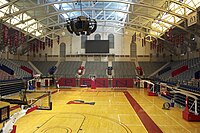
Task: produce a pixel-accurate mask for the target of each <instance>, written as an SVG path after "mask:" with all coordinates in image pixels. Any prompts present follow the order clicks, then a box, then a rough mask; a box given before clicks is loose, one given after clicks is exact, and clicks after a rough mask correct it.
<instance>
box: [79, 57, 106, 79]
mask: <svg viewBox="0 0 200 133" xmlns="http://www.w3.org/2000/svg"><path fill="white" fill-rule="evenodd" d="M107 68H108V62H95V61H93V62H89V61H88V62H86V65H85V74H84V75H83V77H85V78H89V75H90V74H93V75H96V76H97V78H107V75H106V69H107Z"/></svg>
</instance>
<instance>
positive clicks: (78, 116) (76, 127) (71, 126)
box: [16, 88, 200, 133]
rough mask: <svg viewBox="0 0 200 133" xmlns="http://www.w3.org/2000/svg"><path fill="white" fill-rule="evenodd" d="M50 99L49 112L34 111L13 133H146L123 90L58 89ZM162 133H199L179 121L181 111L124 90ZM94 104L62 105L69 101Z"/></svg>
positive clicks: (199, 124)
mask: <svg viewBox="0 0 200 133" xmlns="http://www.w3.org/2000/svg"><path fill="white" fill-rule="evenodd" d="M60 90H61V91H59V92H57V93H55V94H53V95H52V102H53V110H51V111H41V110H35V111H33V112H31V113H30V114H28V115H26V116H24V117H22V118H20V119H19V120H18V121H17V123H16V125H17V133H66V132H67V133H78V132H79V133H146V132H147V129H146V128H145V126H144V125H143V123H142V122H141V120H140V118H139V117H138V115H137V114H136V112H135V110H134V109H133V108H132V106H131V105H130V103H129V101H128V100H127V98H126V96H125V95H124V93H123V91H124V90H112V89H96V90H91V89H89V88H79V89H64V90H62V89H60ZM125 91H128V92H129V93H130V94H131V96H132V97H133V98H134V99H135V100H136V101H137V102H138V104H139V105H140V106H141V107H142V108H143V110H144V111H145V112H146V113H147V114H148V115H149V117H150V118H151V119H152V120H153V121H154V122H155V124H156V125H157V126H158V127H159V128H160V129H161V130H162V132H164V133H200V122H187V121H185V120H183V119H182V110H181V109H180V108H178V107H175V108H173V109H171V110H163V109H162V104H163V103H164V102H165V100H163V99H162V98H159V97H150V96H147V93H146V90H144V89H127V90H125ZM78 99H79V100H84V101H86V102H95V105H89V104H66V103H67V102H69V101H72V100H78Z"/></svg>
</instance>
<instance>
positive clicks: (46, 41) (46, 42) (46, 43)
mask: <svg viewBox="0 0 200 133" xmlns="http://www.w3.org/2000/svg"><path fill="white" fill-rule="evenodd" d="M45 45H46V46H47V45H48V38H47V37H45Z"/></svg>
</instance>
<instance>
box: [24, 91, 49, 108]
mask: <svg viewBox="0 0 200 133" xmlns="http://www.w3.org/2000/svg"><path fill="white" fill-rule="evenodd" d="M22 95H23V96H22V97H23V98H25V99H26V100H27V105H28V106H33V105H35V106H37V109H39V110H52V100H51V91H46V90H22ZM22 100H23V99H22Z"/></svg>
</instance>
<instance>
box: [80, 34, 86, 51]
mask: <svg viewBox="0 0 200 133" xmlns="http://www.w3.org/2000/svg"><path fill="white" fill-rule="evenodd" d="M86 40H87V36H86V35H82V36H81V48H85V42H86Z"/></svg>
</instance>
